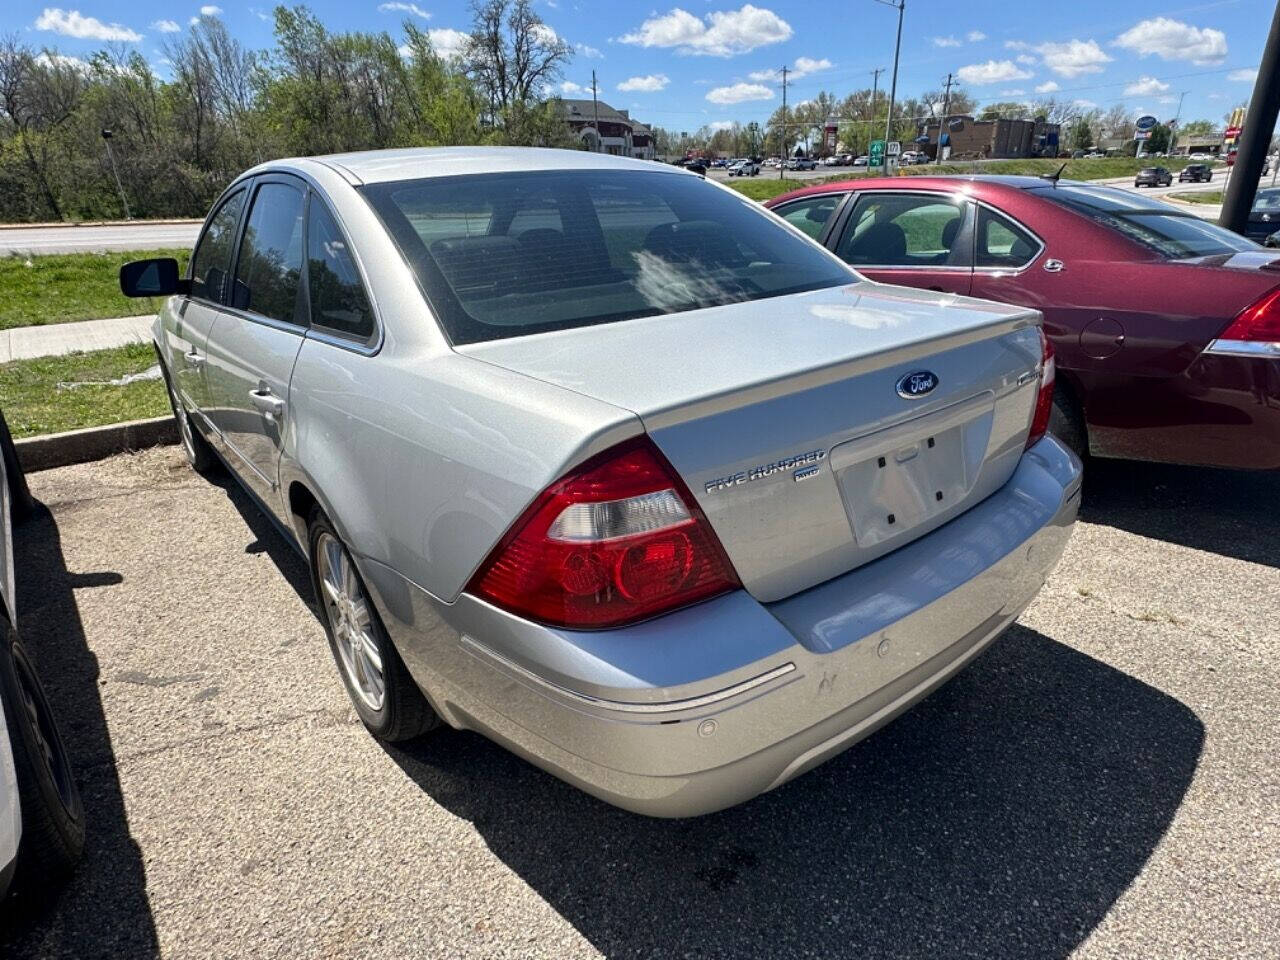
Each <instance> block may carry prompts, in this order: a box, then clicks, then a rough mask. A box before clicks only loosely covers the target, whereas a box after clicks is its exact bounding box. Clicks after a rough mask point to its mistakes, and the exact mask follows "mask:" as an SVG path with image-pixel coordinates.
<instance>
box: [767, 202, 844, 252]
mask: <svg viewBox="0 0 1280 960" xmlns="http://www.w3.org/2000/svg"><path fill="white" fill-rule="evenodd" d="M844 197H845V195H844V194H843V193H837V194H827V195H826V196H818V197H803V198H801V199H799V200H792V201H791V202H790V203H784V204H782V205H781V206H778V207H774V209H773V212H774V213H776V214H777V215H778V216H780V217H781V218H782V219H783V220H785V221H787V223H789V224H791V225H792V226H793V227H796V228H798V229H800V230H802V231H803V232H805V233H807V234H808V235H809V236H811V237H813V239H815V240H817V239H818V237H819V236H821V235H822V231H823V228H824V227H826V225H827V221H829V220H830V219H831V215H832V214H833V213H835V212H836V207H838V206H840V201H841V200H843V199H844Z"/></svg>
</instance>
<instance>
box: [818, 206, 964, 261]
mask: <svg viewBox="0 0 1280 960" xmlns="http://www.w3.org/2000/svg"><path fill="white" fill-rule="evenodd" d="M963 222H964V204H963V201H954V200H951V199H950V198H948V197H942V196H928V195H924V194H901V193H896V194H895V193H868V194H864V195H863V196H862V197H860V198H859V200H858V206H857V207H856V208H855V209H854V211H853V216H851V217H850V218H849V222H848V224H847V225H846V226H845V230H844V234H843V235H842V236H841V237H840V242H839V244H838V245H837V247H836V254H837V255H838V256H839V257H840V259H841V260H843V261H845V263H851V264H853V265H854V266H862V265H866V266H880V267H940V266H968V257H967V255H965V253H964V252H963V251H961V250H959V249H957V248H956V241H957V240H958V239H959V236H960V227H961V225H962V224H963Z"/></svg>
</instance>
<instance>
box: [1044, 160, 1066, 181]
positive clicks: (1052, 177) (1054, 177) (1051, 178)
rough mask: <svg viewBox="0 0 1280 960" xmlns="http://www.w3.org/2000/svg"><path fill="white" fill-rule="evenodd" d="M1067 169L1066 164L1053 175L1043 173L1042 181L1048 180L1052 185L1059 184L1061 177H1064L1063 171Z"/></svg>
mask: <svg viewBox="0 0 1280 960" xmlns="http://www.w3.org/2000/svg"><path fill="white" fill-rule="evenodd" d="M1065 169H1067V165H1066V164H1065V163H1064V164H1063V165H1062V166H1060V167H1059V168H1058V169H1057V170H1055V171H1054V172H1053V173H1042V174H1040V179H1041V180H1048V181H1049V182H1050V183H1057V182H1058V180H1059V179H1061V177H1062V171H1063V170H1065Z"/></svg>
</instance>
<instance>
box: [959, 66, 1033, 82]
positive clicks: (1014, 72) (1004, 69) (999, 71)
mask: <svg viewBox="0 0 1280 960" xmlns="http://www.w3.org/2000/svg"><path fill="white" fill-rule="evenodd" d="M956 76H958V77H959V78H960V80H961V82H963V83H968V84H972V85H973V86H975V87H981V86H985V85H986V84H990V83H1006V82H1008V81H1010V80H1028V79H1030V78H1031V73H1030V72H1029V71H1027V70H1023V69H1022V68H1021V67H1019V66H1018V65H1017V64H1016V63H1014V62H1013V61H1012V60H988V61H987V62H986V63H971V64H969V65H968V66H964V67H961V68H960V69H959V70H957V71H956Z"/></svg>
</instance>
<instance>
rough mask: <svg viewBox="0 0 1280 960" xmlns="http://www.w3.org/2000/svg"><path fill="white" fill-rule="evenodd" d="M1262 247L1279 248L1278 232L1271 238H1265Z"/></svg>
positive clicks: (1279, 236)
mask: <svg viewBox="0 0 1280 960" xmlns="http://www.w3.org/2000/svg"><path fill="white" fill-rule="evenodd" d="M1262 245H1263V246H1264V247H1280V230H1277V231H1276V232H1275V233H1273V234H1271V236H1269V237H1267V239H1266V240H1264V241H1263V244H1262Z"/></svg>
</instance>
